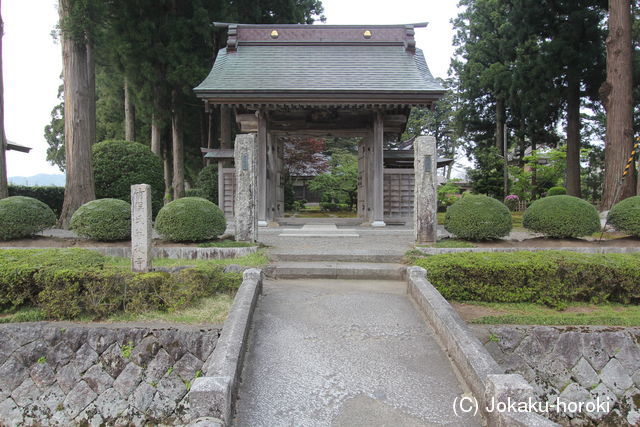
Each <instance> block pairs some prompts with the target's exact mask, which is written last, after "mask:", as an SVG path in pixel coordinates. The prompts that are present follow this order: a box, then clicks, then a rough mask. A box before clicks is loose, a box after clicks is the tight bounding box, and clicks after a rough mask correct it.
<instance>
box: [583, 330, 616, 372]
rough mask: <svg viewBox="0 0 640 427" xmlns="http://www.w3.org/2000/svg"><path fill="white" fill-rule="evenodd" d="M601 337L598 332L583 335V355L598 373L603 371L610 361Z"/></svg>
mask: <svg viewBox="0 0 640 427" xmlns="http://www.w3.org/2000/svg"><path fill="white" fill-rule="evenodd" d="M601 335H602V334H600V333H598V332H590V333H586V334H582V355H583V356H584V358H585V359H587V361H588V362H589V364H590V365H591V367H593V369H594V370H596V372H599V371H601V370H602V368H604V365H606V364H607V362H609V359H610V357H609V355H608V354H607V352H606V350H605V349H604V343H603V341H602V336H601Z"/></svg>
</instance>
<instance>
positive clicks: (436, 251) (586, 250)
mask: <svg viewBox="0 0 640 427" xmlns="http://www.w3.org/2000/svg"><path fill="white" fill-rule="evenodd" d="M416 249H417V250H419V251H420V252H423V253H424V254H425V255H444V254H454V253H459V252H543V251H571V252H578V253H582V254H624V253H634V252H640V247H629V248H616V247H607V248H590V247H562V248H526V247H523V248H421V247H416Z"/></svg>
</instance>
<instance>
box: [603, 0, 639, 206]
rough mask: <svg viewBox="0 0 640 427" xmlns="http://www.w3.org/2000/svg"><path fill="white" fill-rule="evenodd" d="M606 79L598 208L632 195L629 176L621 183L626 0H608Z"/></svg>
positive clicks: (629, 82)
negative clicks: (601, 175) (601, 183)
mask: <svg viewBox="0 0 640 427" xmlns="http://www.w3.org/2000/svg"><path fill="white" fill-rule="evenodd" d="M608 26H609V35H608V37H607V81H606V82H605V83H604V84H603V85H602V87H601V88H600V95H601V97H602V102H603V104H604V108H605V110H606V112H607V136H606V140H605V151H604V188H603V195H602V203H601V209H603V210H607V209H610V208H611V206H613V205H614V204H615V203H616V202H617V201H619V200H622V199H625V198H627V197H630V196H633V195H634V194H635V191H636V188H635V183H634V182H633V179H631V178H632V177H631V176H627V178H626V179H625V180H624V183H622V184H621V179H622V173H623V171H624V167H625V165H626V163H627V159H628V157H629V155H630V153H631V147H632V145H633V66H632V45H631V5H630V2H629V0H609V20H608Z"/></svg>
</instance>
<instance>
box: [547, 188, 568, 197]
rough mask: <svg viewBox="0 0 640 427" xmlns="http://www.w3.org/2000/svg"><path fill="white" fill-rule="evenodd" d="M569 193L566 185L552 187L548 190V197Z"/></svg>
mask: <svg viewBox="0 0 640 427" xmlns="http://www.w3.org/2000/svg"><path fill="white" fill-rule="evenodd" d="M565 194H567V189H566V188H564V187H551V188H550V189H549V190H547V197H548V196H563V195H565Z"/></svg>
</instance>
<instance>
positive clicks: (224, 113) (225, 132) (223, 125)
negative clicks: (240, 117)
mask: <svg viewBox="0 0 640 427" xmlns="http://www.w3.org/2000/svg"><path fill="white" fill-rule="evenodd" d="M220 148H231V109H230V108H229V106H228V105H221V106H220Z"/></svg>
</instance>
